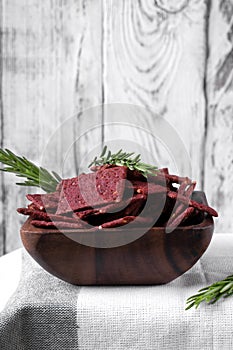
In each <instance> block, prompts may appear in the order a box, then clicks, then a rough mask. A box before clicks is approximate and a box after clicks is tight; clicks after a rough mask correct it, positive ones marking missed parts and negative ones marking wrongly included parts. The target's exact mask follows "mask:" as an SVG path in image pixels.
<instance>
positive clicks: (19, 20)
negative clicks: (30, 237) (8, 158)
mask: <svg viewBox="0 0 233 350" xmlns="http://www.w3.org/2000/svg"><path fill="white" fill-rule="evenodd" d="M99 6H100V0H98V1H95V3H93V1H91V0H88V1H84V0H83V1H78V2H77V1H75V0H71V1H69V2H64V1H55V0H52V1H49V2H38V1H36V0H32V1H30V2H29V3H28V1H26V0H22V1H20V2H19V1H17V0H10V1H8V0H7V1H6V0H4V1H3V15H2V16H3V23H2V47H3V62H2V63H3V86H4V90H3V113H4V140H3V145H4V146H5V147H8V148H10V149H13V150H14V151H16V152H17V153H18V154H23V155H25V156H26V157H28V158H29V159H31V160H32V161H35V162H38V163H41V161H42V162H43V165H45V164H47V165H48V167H49V168H50V169H54V170H58V171H59V172H60V170H62V173H63V174H62V175H67V176H69V175H73V173H72V174H71V172H72V171H73V172H74V167H75V162H74V159H75V157H74V148H73V147H72V144H73V141H74V138H75V133H74V129H75V128H77V124H78V125H79V130H80V128H81V129H82V128H84V129H85V127H86V124H85V121H83V118H82V110H84V109H85V108H87V107H89V106H91V105H93V104H99V103H101V98H102V93H101V50H100V47H101V45H100V33H101V11H99ZM80 111H81V112H80ZM74 115H78V118H77V117H76V118H71V119H70V122H69V123H67V124H66V125H65V128H64V127H61V125H62V123H63V122H64V121H65V120H66V119H67V118H70V117H72V116H74ZM94 119H95V120H94V122H95V123H98V122H99V121H101V116H100V115H99V114H98V115H97V114H95V118H94ZM80 120H81V122H80ZM56 130H58V131H57V132H56V133H55V136H56V138H54V137H52V136H53V135H54V132H55V131H56ZM100 135H101V131H100V129H98V132H95V133H94V134H93V135H91V140H92V143H93V145H94V144H96V143H97V140H99V139H100ZM51 137H52V139H51ZM89 139H90V136H87V137H86V140H87V143H85V144H84V145H83V148H82V149H81V150H80V153H79V157H80V158H82V155H83V154H84V153H85V152H86V151H87V147H89V146H90V145H89V144H88V141H89ZM48 142H49V146H48V145H47V144H48ZM44 149H45V150H47V151H48V152H49V155H48V157H42V155H43V151H44ZM67 152H68V156H67V155H66V154H67ZM65 155H66V160H67V159H68V160H70V161H69V162H67V161H66V162H65V165H66V167H67V168H66V169H62V166H63V162H64V159H63V157H65ZM5 178H6V183H5V189H6V198H5V203H4V217H5V218H6V251H7V252H9V251H11V250H13V249H15V248H17V247H19V246H20V244H21V243H20V239H19V228H20V226H21V224H22V222H23V221H24V218H23V217H19V216H18V215H17V213H16V208H17V207H19V206H24V205H25V204H26V200H25V194H26V193H27V192H29V191H31V192H33V191H34V190H32V189H28V188H20V187H16V186H15V185H14V182H15V181H14V180H15V179H14V178H13V177H11V176H6V177H5Z"/></svg>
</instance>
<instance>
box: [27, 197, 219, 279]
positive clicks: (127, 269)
mask: <svg viewBox="0 0 233 350" xmlns="http://www.w3.org/2000/svg"><path fill="white" fill-rule="evenodd" d="M194 196H195V197H198V200H199V201H200V202H203V203H206V199H205V195H204V193H203V192H196V193H195V194H194ZM195 199H196V200H197V198H195ZM30 221H31V219H28V220H27V221H26V222H25V224H24V225H23V226H22V228H21V238H22V242H23V244H24V247H25V248H26V250H27V251H28V252H29V254H30V255H31V256H32V257H33V258H34V259H35V260H36V261H37V262H38V263H39V264H40V265H41V266H42V267H43V268H44V269H45V270H46V271H48V272H49V273H51V274H53V275H55V276H57V277H58V278H60V279H62V280H65V281H67V282H69V283H72V284H76V285H103V284H105V285H117V284H163V283H167V282H170V281H172V280H174V279H175V278H177V277H178V276H180V275H182V274H183V273H184V272H185V271H187V270H188V269H190V268H191V267H192V266H193V265H194V264H195V263H196V262H197V261H198V259H199V258H200V257H201V256H202V254H203V253H204V252H205V250H206V249H207V247H208V245H209V243H210V241H211V238H212V234H213V229H214V225H213V219H212V217H211V216H209V215H207V216H205V217H204V219H203V220H202V221H201V222H200V223H198V224H196V225H190V226H184V227H177V228H176V229H175V230H174V231H173V232H170V233H166V232H165V228H164V227H153V228H151V229H149V230H148V231H147V232H146V233H145V234H144V235H143V236H142V237H140V238H138V239H136V240H135V241H133V242H131V243H128V244H126V245H122V246H118V247H114V248H96V247H90V246H86V245H83V244H81V243H79V242H77V241H74V240H73V239H70V238H69V237H68V236H69V234H70V235H77V238H78V235H79V236H80V237H81V236H82V235H85V234H91V235H98V234H99V232H100V231H99V230H98V229H96V231H92V232H91V233H88V232H87V231H86V232H85V231H84V230H67V231H66V232H64V233H62V232H60V231H59V230H56V229H41V228H36V227H34V226H32V225H31V223H30ZM114 230H115V231H117V232H118V233H119V231H120V232H122V234H127V232H126V229H125V230H124V228H118V229H112V230H111V231H109V235H114ZM106 232H107V231H106ZM129 234H131V235H132V234H133V229H131V230H130V233H129Z"/></svg>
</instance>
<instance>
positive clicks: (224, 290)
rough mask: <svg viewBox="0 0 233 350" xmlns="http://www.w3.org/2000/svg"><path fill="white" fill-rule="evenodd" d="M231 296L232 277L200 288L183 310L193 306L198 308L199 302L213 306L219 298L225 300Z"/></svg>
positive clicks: (232, 290) (232, 292)
mask: <svg viewBox="0 0 233 350" xmlns="http://www.w3.org/2000/svg"><path fill="white" fill-rule="evenodd" d="M230 295H233V275H231V276H228V277H226V278H225V279H223V280H222V281H218V282H215V283H213V284H211V285H210V286H208V287H205V288H202V289H200V290H199V291H198V294H195V295H193V296H191V297H189V298H188V299H187V302H186V303H187V307H186V309H185V310H188V309H190V308H191V307H193V306H195V308H198V306H199V305H200V303H201V302H203V301H205V302H206V303H208V304H214V303H215V302H216V301H217V300H219V299H220V298H222V297H223V298H226V297H229V296H230Z"/></svg>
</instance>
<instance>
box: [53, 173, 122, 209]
mask: <svg viewBox="0 0 233 350" xmlns="http://www.w3.org/2000/svg"><path fill="white" fill-rule="evenodd" d="M126 176H127V168H126V167H112V168H104V169H100V170H98V171H97V172H95V173H90V174H81V175H79V176H78V177H75V178H72V179H67V180H63V181H62V188H61V194H60V198H59V202H58V207H57V211H56V214H63V213H68V212H71V211H78V210H83V209H90V208H91V207H95V206H99V205H104V204H107V203H109V202H120V200H121V199H122V197H123V193H124V189H125V179H126Z"/></svg>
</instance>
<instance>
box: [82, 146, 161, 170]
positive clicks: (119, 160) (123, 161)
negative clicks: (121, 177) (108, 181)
mask: <svg viewBox="0 0 233 350" xmlns="http://www.w3.org/2000/svg"><path fill="white" fill-rule="evenodd" d="M134 155H135V153H134V152H132V153H126V152H123V151H122V149H120V150H119V151H118V152H117V153H112V152H111V151H109V150H108V149H107V146H104V148H103V151H102V152H101V154H100V156H99V158H97V157H95V158H94V159H93V161H92V162H91V164H89V166H88V167H89V168H90V167H91V166H101V165H104V164H112V165H117V166H127V167H128V168H129V169H130V170H138V171H139V172H140V173H142V175H144V176H145V177H147V175H149V174H150V175H154V176H156V170H158V168H157V167H156V166H153V165H150V164H146V163H143V162H142V161H141V155H140V154H138V155H136V156H134ZM132 156H134V157H132Z"/></svg>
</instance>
